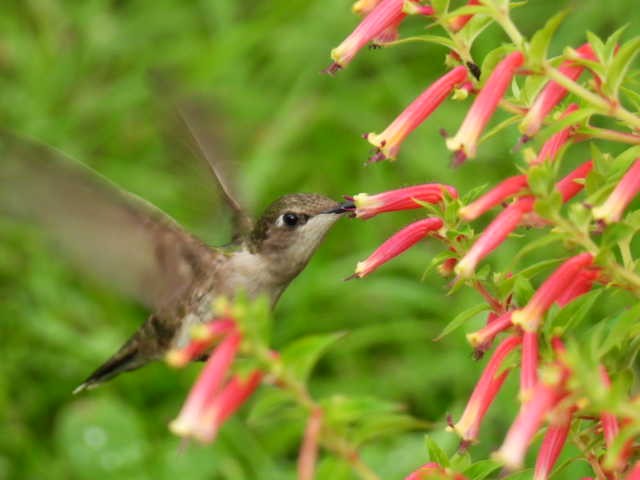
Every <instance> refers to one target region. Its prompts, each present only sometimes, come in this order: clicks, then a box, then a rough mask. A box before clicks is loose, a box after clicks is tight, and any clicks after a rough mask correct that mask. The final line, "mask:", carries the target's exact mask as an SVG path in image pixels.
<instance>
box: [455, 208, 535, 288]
mask: <svg viewBox="0 0 640 480" xmlns="http://www.w3.org/2000/svg"><path fill="white" fill-rule="evenodd" d="M534 201H535V199H534V198H533V197H522V198H519V199H518V200H516V201H515V202H514V203H512V204H511V205H509V206H508V207H507V208H505V209H504V210H503V211H502V212H500V214H499V215H498V216H497V217H496V218H495V219H494V220H493V222H491V223H490V224H489V226H488V227H487V228H485V229H484V231H483V232H482V233H481V234H480V237H478V239H477V240H476V242H475V243H474V244H473V246H472V247H471V249H470V250H469V251H468V252H467V254H466V255H465V256H464V257H463V258H462V259H461V260H460V261H459V262H458V265H457V266H456V273H457V274H458V275H459V276H460V277H463V278H466V277H470V276H471V275H472V274H473V272H474V271H475V269H476V266H477V265H478V263H479V262H480V260H482V259H483V258H484V257H486V256H487V255H489V253H491V252H492V251H493V250H495V249H496V248H497V247H498V246H499V245H500V244H501V243H502V242H504V240H505V239H506V238H507V236H508V235H509V234H510V233H511V232H513V231H514V230H515V229H516V227H517V226H518V225H519V224H520V221H521V220H522V217H523V216H524V215H525V214H526V213H529V212H530V211H531V210H532V209H533V203H534Z"/></svg>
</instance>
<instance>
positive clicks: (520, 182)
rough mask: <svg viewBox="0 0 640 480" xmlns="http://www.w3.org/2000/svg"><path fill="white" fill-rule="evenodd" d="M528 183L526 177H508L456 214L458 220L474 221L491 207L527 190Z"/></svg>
mask: <svg viewBox="0 0 640 480" xmlns="http://www.w3.org/2000/svg"><path fill="white" fill-rule="evenodd" d="M528 186H529V183H528V182H527V176H526V175H516V176H515V177H509V178H507V179H506V180H503V181H502V182H500V183H499V184H498V185H497V186H496V187H494V188H492V189H491V190H489V191H488V192H487V193H485V194H484V195H482V196H481V197H479V198H477V199H476V200H475V201H473V202H472V203H470V204H469V205H467V206H465V207H462V208H461V209H460V211H459V212H458V213H459V215H460V218H462V219H463V220H466V221H471V220H475V219H476V218H478V217H479V216H480V215H482V214H483V213H485V212H487V211H488V210H491V209H492V208H493V207H496V206H498V205H500V204H501V203H502V202H504V201H506V200H507V199H509V198H511V197H512V196H514V195H515V194H517V193H520V192H521V191H522V190H524V189H525V188H527V187H528Z"/></svg>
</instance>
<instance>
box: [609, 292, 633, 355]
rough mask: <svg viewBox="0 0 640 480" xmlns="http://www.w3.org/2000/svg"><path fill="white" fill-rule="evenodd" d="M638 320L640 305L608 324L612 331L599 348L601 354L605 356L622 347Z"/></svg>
mask: <svg viewBox="0 0 640 480" xmlns="http://www.w3.org/2000/svg"><path fill="white" fill-rule="evenodd" d="M638 318H640V304H636V305H634V306H633V307H631V308H630V309H629V310H627V311H626V312H624V313H622V314H621V315H618V316H617V317H616V318H615V319H614V320H613V321H611V322H607V323H608V325H609V327H610V330H609V332H608V335H607V336H606V338H605V340H604V342H603V343H602V345H601V346H600V348H599V353H600V354H601V355H602V356H604V355H606V354H607V353H608V352H609V351H610V350H612V349H613V348H617V347H620V346H622V344H623V343H624V342H625V341H627V340H629V337H630V331H631V328H632V327H633V326H634V325H635V324H636V323H637V322H638Z"/></svg>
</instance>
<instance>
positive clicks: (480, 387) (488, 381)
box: [452, 336, 522, 444]
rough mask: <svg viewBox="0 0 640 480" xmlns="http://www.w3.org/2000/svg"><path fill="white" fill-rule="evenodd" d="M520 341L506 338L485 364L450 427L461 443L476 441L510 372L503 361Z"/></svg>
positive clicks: (517, 337) (512, 337) (516, 338)
mask: <svg viewBox="0 0 640 480" xmlns="http://www.w3.org/2000/svg"><path fill="white" fill-rule="evenodd" d="M521 341H522V339H521V337H520V336H511V337H508V338H506V339H505V340H503V341H502V343H501V344H500V345H498V347H497V348H496V350H495V352H494V353H493V355H492V356H491V359H490V360H489V363H487V366H486V367H485V369H484V371H483V372H482V375H481V376H480V379H479V380H478V383H477V384H476V386H475V388H474V389H473V393H472V394H471V398H469V402H468V403H467V406H466V408H465V410H464V413H463V414H462V417H461V418H460V420H458V423H456V424H455V425H453V427H452V428H453V430H454V431H455V432H456V433H457V434H458V435H460V437H461V438H462V440H463V443H465V444H466V443H472V442H475V441H476V440H477V438H478V432H479V430H480V424H481V422H482V419H483V418H484V415H485V414H486V412H487V410H488V408H489V406H490V405H491V403H492V402H493V400H494V398H495V397H496V395H497V394H498V392H499V391H500V387H502V384H503V383H504V381H505V379H506V378H507V375H508V374H509V371H510V370H511V369H510V368H505V367H504V360H505V358H506V357H507V356H508V355H509V353H511V352H512V351H513V349H515V348H516V347H517V346H518V345H520V343H521Z"/></svg>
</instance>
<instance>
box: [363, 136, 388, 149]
mask: <svg viewBox="0 0 640 480" xmlns="http://www.w3.org/2000/svg"><path fill="white" fill-rule="evenodd" d="M367 142H369V143H370V144H371V145H373V146H374V147H377V148H380V149H382V148H383V147H384V146H385V144H386V142H385V140H384V138H383V137H382V135H380V134H378V133H373V132H370V133H367Z"/></svg>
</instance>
